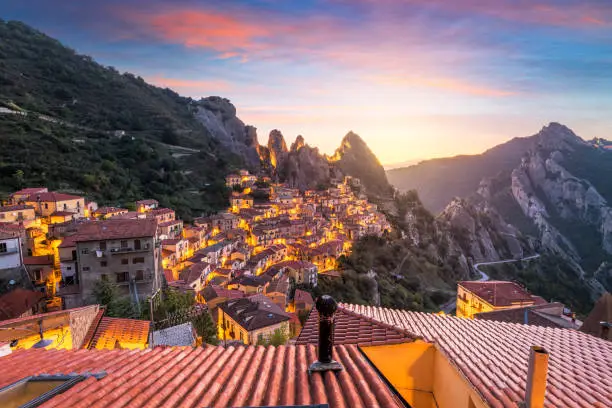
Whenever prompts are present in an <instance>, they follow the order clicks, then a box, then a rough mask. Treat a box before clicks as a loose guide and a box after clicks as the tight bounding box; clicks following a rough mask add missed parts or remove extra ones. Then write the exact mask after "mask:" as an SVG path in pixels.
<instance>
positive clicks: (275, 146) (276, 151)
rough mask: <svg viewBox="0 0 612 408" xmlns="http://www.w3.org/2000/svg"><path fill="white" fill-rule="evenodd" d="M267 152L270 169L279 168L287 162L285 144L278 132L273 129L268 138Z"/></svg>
mask: <svg viewBox="0 0 612 408" xmlns="http://www.w3.org/2000/svg"><path fill="white" fill-rule="evenodd" d="M268 151H269V152H270V163H271V164H272V167H274V168H279V167H282V166H283V165H284V164H285V161H286V160H287V153H288V150H287V143H285V138H284V137H283V134H282V133H281V132H280V130H277V129H274V130H273V131H271V132H270V136H269V138H268Z"/></svg>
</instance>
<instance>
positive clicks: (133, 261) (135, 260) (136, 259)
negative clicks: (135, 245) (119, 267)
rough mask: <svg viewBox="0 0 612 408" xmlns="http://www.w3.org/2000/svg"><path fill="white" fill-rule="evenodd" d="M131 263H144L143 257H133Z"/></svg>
mask: <svg viewBox="0 0 612 408" xmlns="http://www.w3.org/2000/svg"><path fill="white" fill-rule="evenodd" d="M132 263H135V264H140V263H144V258H143V257H141V256H140V257H138V258H134V259H132Z"/></svg>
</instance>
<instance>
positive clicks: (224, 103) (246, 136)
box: [195, 96, 260, 170]
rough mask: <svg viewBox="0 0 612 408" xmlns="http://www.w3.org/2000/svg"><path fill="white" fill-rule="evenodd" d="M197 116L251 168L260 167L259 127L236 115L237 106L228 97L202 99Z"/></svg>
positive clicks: (223, 143)
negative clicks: (246, 123)
mask: <svg viewBox="0 0 612 408" xmlns="http://www.w3.org/2000/svg"><path fill="white" fill-rule="evenodd" d="M195 116H196V118H197V119H198V120H199V121H200V122H201V123H202V124H203V125H204V127H205V128H206V129H207V130H208V131H209V132H210V134H211V135H212V136H213V137H214V138H216V139H217V140H218V141H219V142H220V143H221V144H222V145H223V146H224V147H225V148H227V149H229V150H230V151H231V152H232V153H235V154H237V155H238V156H240V157H241V158H242V159H243V160H244V162H245V164H246V165H247V166H248V167H250V168H251V169H253V170H258V169H259V166H260V159H259V154H258V149H259V143H258V141H257V129H255V127H253V126H247V125H245V124H244V123H243V122H242V121H241V120H240V119H239V118H238V117H237V116H236V107H235V106H234V105H232V103H231V102H230V101H229V100H228V99H225V98H221V97H218V96H210V97H208V98H203V99H201V100H200V101H199V102H197V110H196V112H195Z"/></svg>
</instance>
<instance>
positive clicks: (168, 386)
mask: <svg viewBox="0 0 612 408" xmlns="http://www.w3.org/2000/svg"><path fill="white" fill-rule="evenodd" d="M316 358H317V357H316V349H315V347H314V346H313V345H301V346H280V347H272V346H270V347H237V348H234V347H228V348H223V347H207V348H190V347H189V348H175V349H169V348H166V349H162V348H156V349H154V350H132V351H128V350H111V351H107V350H104V351H103V350H87V351H78V352H75V351H67V350H37V349H30V350H26V351H18V352H14V353H12V354H9V355H7V356H4V357H1V358H0V361H1V363H2V367H3V370H2V372H0V387H3V386H6V385H8V384H11V383H13V382H15V381H17V380H20V379H21V378H24V377H26V376H28V375H37V374H41V373H47V374H68V373H72V372H76V373H84V372H90V373H96V372H100V371H105V372H106V373H107V375H106V376H105V377H104V378H102V379H101V380H96V379H95V378H89V379H87V380H85V381H82V382H80V383H78V384H77V385H75V386H74V387H72V388H71V389H69V390H67V391H66V392H64V393H62V394H60V395H58V396H56V397H54V398H52V399H51V400H49V401H47V402H46V403H45V404H43V405H42V406H43V407H46V408H49V407H65V406H70V407H73V408H78V407H122V406H130V407H144V406H147V407H174V406H181V407H213V408H216V407H224V408H225V407H247V406H276V405H306V404H329V406H330V407H331V408H338V407H355V408H375V407H381V408H394V407H403V406H404V405H403V404H402V403H401V402H400V401H399V400H398V398H397V397H396V395H395V394H394V393H393V392H392V391H391V390H390V389H389V388H388V387H387V385H386V384H385V382H384V381H383V380H382V379H381V378H380V377H379V376H378V374H377V372H376V370H375V369H374V368H373V367H372V366H371V365H370V364H369V363H368V361H367V360H366V358H365V357H364V356H363V355H362V354H361V352H360V351H359V350H358V348H357V347H356V346H354V345H342V346H337V347H336V348H335V356H334V358H335V359H336V360H338V361H339V362H340V363H341V364H342V365H343V366H344V368H345V369H344V370H343V371H340V372H336V373H332V372H325V373H312V374H310V375H309V374H308V371H307V369H308V366H309V365H310V364H311V363H313V362H314V361H315V360H316Z"/></svg>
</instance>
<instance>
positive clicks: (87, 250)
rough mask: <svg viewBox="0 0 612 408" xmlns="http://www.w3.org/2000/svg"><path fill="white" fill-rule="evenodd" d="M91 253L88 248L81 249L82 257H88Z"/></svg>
mask: <svg viewBox="0 0 612 408" xmlns="http://www.w3.org/2000/svg"><path fill="white" fill-rule="evenodd" d="M88 253H89V249H88V248H84V249H81V255H87V254H88Z"/></svg>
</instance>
